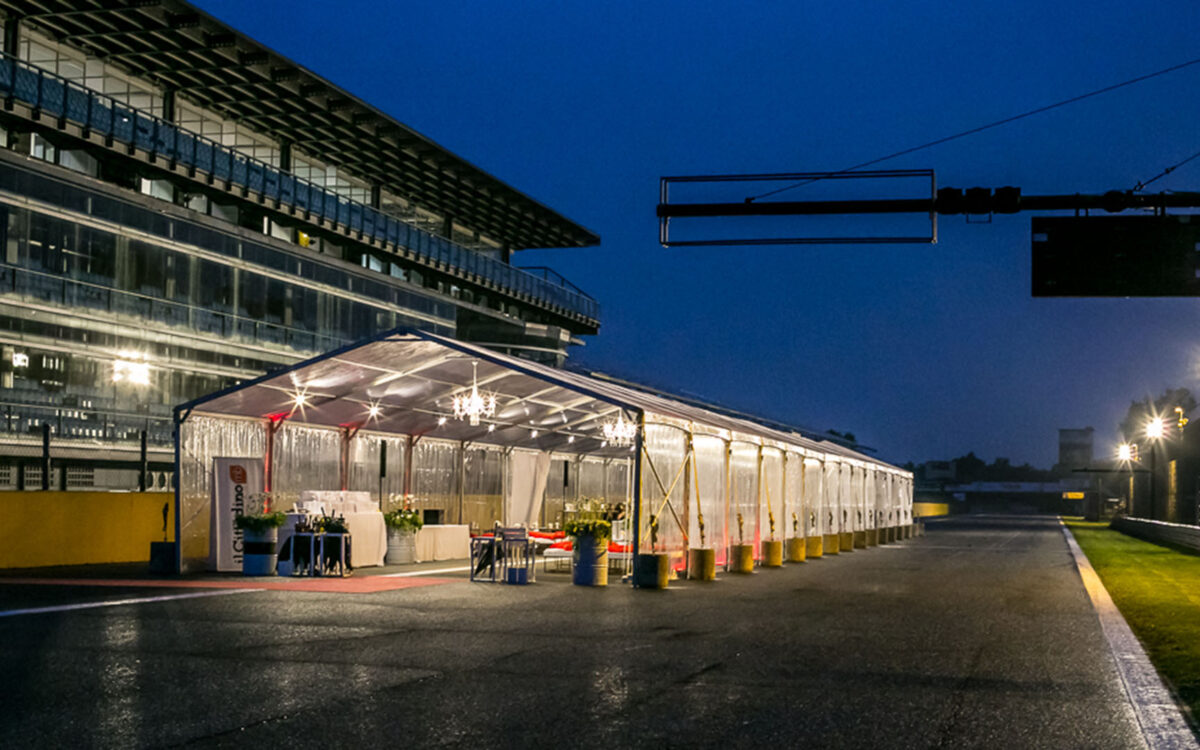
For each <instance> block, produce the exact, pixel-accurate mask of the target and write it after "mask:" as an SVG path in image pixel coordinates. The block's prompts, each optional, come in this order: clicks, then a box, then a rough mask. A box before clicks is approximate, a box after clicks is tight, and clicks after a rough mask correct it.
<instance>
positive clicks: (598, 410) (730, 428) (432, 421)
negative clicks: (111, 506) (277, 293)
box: [176, 329, 899, 471]
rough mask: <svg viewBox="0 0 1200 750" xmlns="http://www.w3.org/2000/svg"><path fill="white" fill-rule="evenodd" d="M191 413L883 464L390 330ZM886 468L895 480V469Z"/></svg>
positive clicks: (214, 397) (609, 451)
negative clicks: (728, 443)
mask: <svg viewBox="0 0 1200 750" xmlns="http://www.w3.org/2000/svg"><path fill="white" fill-rule="evenodd" d="M473 384H476V385H477V388H478V391H479V392H480V393H481V394H483V395H485V396H488V395H491V396H495V398H496V406H495V412H494V414H493V415H492V416H491V417H482V418H480V420H479V424H478V425H471V424H470V422H469V421H468V420H466V419H458V418H456V417H455V416H454V409H453V400H454V397H455V396H462V395H464V394H467V393H469V392H470V390H471V388H472V385H473ZM176 412H177V415H178V418H179V419H186V418H187V417H188V416H189V415H190V414H192V413H197V414H205V415H213V416H226V417H244V418H255V419H287V420H288V421H291V422H297V423H302V424H308V425H314V426H325V427H348V428H362V429H365V430H370V431H372V432H383V433H394V434H402V435H415V436H424V435H428V436H429V437H436V438H442V439H447V440H465V441H468V442H472V443H488V444H495V445H504V446H516V447H524V448H536V449H540V450H547V451H559V452H568V453H581V454H593V455H607V456H613V457H618V456H627V455H628V453H629V452H630V450H631V448H629V447H620V446H616V445H612V444H609V443H608V442H607V441H606V440H605V438H604V434H603V432H602V429H601V428H602V425H603V424H604V423H605V422H608V421H611V420H614V419H616V418H617V416H618V415H622V416H623V417H624V418H625V419H626V420H636V419H637V417H638V415H639V414H645V415H646V416H647V418H648V419H653V418H655V417H659V418H667V419H674V420H680V421H683V422H688V423H691V424H692V425H694V426H695V428H696V429H698V430H700V429H706V430H708V431H718V432H729V433H736V434H737V435H740V436H741V437H742V439H744V438H746V437H751V438H756V439H758V440H763V441H773V442H776V443H781V444H786V445H787V446H790V447H792V448H798V449H800V450H804V451H809V452H813V453H820V454H823V455H830V456H838V457H841V458H843V459H847V460H851V461H858V462H862V463H863V464H871V465H874V466H889V465H888V464H886V463H884V462H881V461H879V460H878V459H875V458H872V457H869V456H866V455H864V454H861V453H857V452H855V451H852V450H850V449H848V448H845V447H843V446H839V445H836V444H834V443H831V442H826V441H819V442H818V441H813V440H810V439H808V438H805V437H803V436H801V435H800V434H798V433H792V432H784V431H781V430H776V429H772V428H769V427H766V426H764V425H761V424H758V423H755V422H752V421H748V420H742V419H737V418H735V417H731V416H728V415H724V414H720V413H717V412H714V411H709V410H707V409H704V408H701V407H699V406H696V405H693V404H688V403H683V402H680V401H674V400H672V399H670V398H667V397H665V396H662V395H655V394H650V393H645V392H642V391H638V390H634V389H632V388H627V387H624V386H620V385H617V384H615V383H611V382H608V381H604V380H600V379H597V378H592V377H588V376H586V375H583V374H580V373H575V372H568V371H564V370H560V369H555V368H551V367H547V366H545V365H540V364H538V363H535V362H529V361H526V360H522V359H517V358H514V357H509V356H506V355H503V354H499V353H496V352H493V351H491V350H488V349H485V348H482V347H479V346H475V345H472V344H468V343H464V342H461V341H457V340H454V339H449V338H445V337H442V336H438V335H435V334H431V333H425V332H420V331H411V330H407V329H397V330H394V331H390V332H387V333H384V334H380V335H379V336H376V337H374V338H371V339H367V340H364V341H361V342H358V343H356V344H352V345H349V346H347V347H343V348H341V349H338V350H335V351H332V352H329V353H327V354H323V355H321V356H319V357H316V358H313V359H310V360H307V361H304V362H300V363H298V364H296V365H294V366H292V367H291V368H288V369H286V370H283V371H278V372H273V373H269V374H268V375H265V376H263V377H260V378H257V379H255V380H250V381H247V382H245V383H242V384H239V385H237V386H234V387H232V388H229V389H227V390H224V391H220V392H217V393H214V394H211V395H209V396H206V397H203V398H200V399H197V400H196V401H192V402H190V403H187V404H183V405H181V406H179V407H177V409H176ZM891 468H892V469H893V470H896V471H899V470H898V469H896V467H891Z"/></svg>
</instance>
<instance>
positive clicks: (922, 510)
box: [912, 503, 950, 518]
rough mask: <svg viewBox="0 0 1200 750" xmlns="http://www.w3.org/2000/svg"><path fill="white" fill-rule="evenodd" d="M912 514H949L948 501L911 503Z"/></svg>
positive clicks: (926, 515)
mask: <svg viewBox="0 0 1200 750" xmlns="http://www.w3.org/2000/svg"><path fill="white" fill-rule="evenodd" d="M912 514H913V518H916V517H918V516H920V517H921V518H927V517H929V516H948V515H950V503H913V507H912Z"/></svg>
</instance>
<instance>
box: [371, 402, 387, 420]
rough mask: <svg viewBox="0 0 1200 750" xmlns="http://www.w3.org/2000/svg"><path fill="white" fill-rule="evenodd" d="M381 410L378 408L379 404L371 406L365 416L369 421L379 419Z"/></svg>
mask: <svg viewBox="0 0 1200 750" xmlns="http://www.w3.org/2000/svg"><path fill="white" fill-rule="evenodd" d="M382 411H383V410H382V409H380V408H379V404H371V405H370V406H369V407H368V408H367V416H368V417H370V418H371V419H379V414H380V412H382Z"/></svg>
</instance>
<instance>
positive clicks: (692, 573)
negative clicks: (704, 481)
mask: <svg viewBox="0 0 1200 750" xmlns="http://www.w3.org/2000/svg"><path fill="white" fill-rule="evenodd" d="M692 466H693V470H694V467H695V462H694V461H693V462H692ZM699 482H700V480H699V477H698V476H697V478H696V525H697V526H699V528H700V546H699V547H692V548H691V549H689V550H688V578H691V579H693V580H697V581H715V580H717V551H716V550H714V549H709V548H708V546H707V545H706V544H705V537H704V511H703V510H702V509H701V508H700V484H699Z"/></svg>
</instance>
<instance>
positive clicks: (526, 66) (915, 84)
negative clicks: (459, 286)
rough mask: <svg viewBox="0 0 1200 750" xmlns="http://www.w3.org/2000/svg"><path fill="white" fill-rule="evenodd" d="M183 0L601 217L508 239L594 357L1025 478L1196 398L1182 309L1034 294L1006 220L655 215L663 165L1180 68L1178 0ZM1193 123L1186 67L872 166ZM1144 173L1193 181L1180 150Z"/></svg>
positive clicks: (812, 141) (925, 127)
mask: <svg viewBox="0 0 1200 750" xmlns="http://www.w3.org/2000/svg"><path fill="white" fill-rule="evenodd" d="M198 4H199V5H200V6H201V7H202V8H204V9H205V10H208V11H209V12H211V13H213V14H214V15H216V16H217V17H219V18H221V19H222V20H224V21H226V22H228V23H230V24H231V25H233V26H235V27H237V28H238V29H240V30H241V31H243V32H245V33H247V34H249V35H250V36H252V37H254V38H256V39H258V40H260V41H262V42H263V43H265V44H267V45H268V46H270V47H273V48H274V49H276V50H278V51H279V52H281V53H283V54H285V55H287V56H289V57H291V58H292V59H293V60H295V61H297V62H299V63H301V64H302V65H305V66H307V67H309V68H310V69H312V70H314V71H315V72H317V73H319V74H321V75H323V76H325V77H326V78H328V79H330V80H332V81H333V82H335V83H337V84H339V85H341V86H342V87H343V88H345V89H347V90H349V91H351V92H353V93H355V94H357V95H359V96H361V97H363V98H364V99H366V100H367V101H369V102H371V103H372V104H374V105H376V106H377V107H379V108H381V109H383V110H384V111H386V112H388V113H390V114H391V115H393V116H395V117H396V118H397V119H398V120H400V121H401V122H404V123H406V124H407V125H409V126H411V127H413V128H415V129H416V130H418V131H419V132H421V133H423V134H424V135H426V136H428V137H429V138H431V139H433V140H434V141H436V142H438V143H440V144H441V145H443V146H444V147H446V148H447V149H449V150H451V151H453V152H454V153H456V154H458V155H459V156H461V157H463V158H465V159H467V160H469V161H471V162H472V163H474V164H476V165H477V166H479V167H481V168H483V169H485V170H487V171H488V172H490V173H492V174H494V175H496V176H497V177H499V178H500V179H502V180H504V181H505V182H507V183H509V184H510V185H512V186H514V187H516V188H517V189H519V190H521V191H523V192H525V193H526V194H528V195H530V196H532V197H534V198H536V199H538V200H540V201H541V202H543V203H545V204H547V205H549V206H551V207H552V208H554V209H556V210H558V211H559V212H561V213H563V214H564V215H566V216H568V217H569V218H571V219H573V220H575V221H577V222H579V223H581V224H583V225H584V226H586V227H588V228H589V229H591V230H593V231H595V232H597V233H599V234H600V236H601V237H602V239H603V244H602V245H601V246H599V247H596V248H587V249H582V250H579V249H576V250H561V249H560V250H536V251H526V252H522V253H520V254H518V255H517V256H516V262H517V263H518V264H519V265H549V266H551V267H553V268H555V269H556V270H558V271H559V272H561V273H562V274H563V275H565V276H566V277H567V278H568V279H571V280H572V281H573V282H575V283H576V284H578V285H579V286H580V287H582V288H583V289H584V290H585V291H587V292H588V293H590V294H592V295H593V296H595V297H596V298H597V299H598V300H599V301H600V304H601V306H602V325H601V332H600V334H599V335H598V336H596V337H594V338H591V339H589V340H588V344H587V346H586V348H583V349H579V350H577V353H576V355H575V356H576V358H577V359H578V361H580V362H581V363H584V364H586V365H588V366H591V367H594V368H597V369H601V370H605V371H609V372H612V373H615V374H618V375H622V376H624V377H628V378H631V379H636V380H641V381H643V382H649V383H652V384H655V385H658V386H661V387H664V388H669V389H672V390H681V391H686V392H688V393H692V394H696V395H699V396H702V397H706V398H708V399H711V400H714V401H717V402H720V403H723V404H726V405H728V406H733V407H737V408H742V409H745V410H748V411H753V412H757V413H761V414H763V415H767V416H772V417H775V418H778V419H781V420H785V421H790V422H793V423H795V424H801V425H805V426H809V427H814V428H819V429H826V428H835V429H838V430H848V431H851V432H854V433H855V434H856V435H857V436H858V438H859V440H861V441H862V442H863V443H864V444H865V445H869V446H873V447H875V448H877V449H878V450H879V455H880V456H881V457H883V458H886V459H889V460H892V461H896V462H904V461H907V460H915V461H923V460H926V459H933V458H951V457H954V456H957V455H961V454H963V453H966V452H967V451H969V450H973V451H975V453H976V454H977V455H980V456H982V457H984V458H986V459H988V460H991V459H992V458H994V457H996V456H1004V457H1008V458H1009V459H1011V460H1012V461H1013V462H1014V463H1023V462H1026V461H1028V462H1030V463H1033V464H1034V465H1037V466H1043V467H1048V466H1049V465H1051V464H1052V463H1054V461H1055V460H1056V456H1057V453H1056V451H1057V428H1059V427H1084V426H1089V425H1090V426H1094V427H1095V428H1096V429H1097V452H1098V453H1101V454H1103V453H1106V452H1107V451H1108V450H1109V449H1110V448H1111V447H1112V445H1113V444H1114V443H1115V440H1116V424H1117V422H1118V421H1119V420H1120V419H1121V417H1122V416H1123V415H1124V413H1125V410H1126V408H1127V407H1128V405H1129V402H1130V400H1131V399H1133V398H1136V397H1139V396H1145V395H1148V394H1150V393H1159V392H1161V391H1162V390H1163V389H1165V388H1167V387H1172V386H1186V387H1189V388H1192V389H1193V390H1200V382H1197V381H1198V378H1200V326H1198V325H1197V323H1200V301H1196V300H1191V299H1186V300H1168V299H1163V300H1153V299H1150V300H1119V299H1110V300H1065V299H1064V300H1057V299H1032V298H1031V296H1030V276H1029V274H1030V270H1029V266H1030V260H1029V258H1030V229H1029V217H1030V214H1020V215H1016V216H997V217H996V218H995V221H994V222H993V223H992V224H990V225H966V224H965V223H964V221H963V219H962V218H961V217H958V218H954V217H945V218H944V219H943V220H942V222H941V223H940V226H939V242H938V244H936V245H878V246H817V247H774V248H702V249H663V248H662V247H661V246H659V244H658V242H657V222H656V219H655V217H654V207H655V204H656V202H657V198H658V178H659V177H660V176H662V175H670V174H696V173H733V172H791V171H818V170H837V169H842V168H845V167H849V166H851V165H853V164H856V163H859V162H862V161H865V160H867V159H870V158H873V157H877V156H882V155H885V154H888V153H892V152H894V151H898V150H901V149H903V148H907V147H909V146H914V145H918V144H920V143H924V142H926V141H931V140H934V139H936V138H939V137H942V136H945V135H949V134H952V133H955V132H958V131H961V130H965V129H968V128H972V127H975V126H979V125H983V124H986V123H989V122H992V121H994V120H998V119H1001V118H1004V117H1008V116H1010V115H1014V114H1018V113H1020V112H1023V111H1026V110H1030V109H1033V108H1035V107H1039V106H1043V105H1046V104H1051V103H1054V102H1056V101H1059V100H1062V99H1066V98H1068V97H1071V96H1075V95H1078V94H1081V93H1085V92H1087V91H1091V90H1093V89H1098V88H1101V87H1103V86H1106V85H1110V84H1114V83H1119V82H1121V81H1124V80H1126V79H1130V78H1134V77H1136V76H1140V75H1144V74H1146V73H1150V72H1153V71H1156V70H1159V69H1162V68H1166V67H1169V66H1171V65H1175V64H1178V63H1181V62H1184V61H1187V60H1190V59H1192V58H1195V57H1200V45H1198V44H1197V43H1196V39H1197V37H1196V30H1197V29H1198V28H1200V3H1196V2H1195V0H1170V1H1169V2H1168V1H1156V2H1151V3H1130V2H1128V0H1121V1H1120V2H1114V1H1108V0H1105V1H1104V2H1097V1H1096V0H1089V1H1088V2H1078V1H1074V0H1068V1H1065V2H1058V3H1047V2H1045V0H1014V1H1011V2H1007V3H963V2H961V0H959V1H958V2H921V1H914V2H907V3H885V2H838V3H808V2H803V3H801V2H792V3H784V2H779V3H730V2H695V1H694V0H689V1H688V2H650V3H647V2H600V3H597V2H562V1H561V0H558V1H557V2H550V1H549V0H547V1H545V2H520V3H493V2H482V0H480V1H477V2H447V1H445V0H438V2H421V3H417V2H387V3H385V2H368V1H366V0H342V1H341V2H315V1H313V2H284V1H283V0H259V1H258V2H254V3H246V2H242V0H201V2H199V3H198ZM1198 123H1200V65H1197V66H1193V67H1190V68H1186V69H1184V70H1182V71H1178V72H1175V73H1172V74H1169V75H1166V76H1163V77H1160V78H1157V79H1154V80H1152V81H1148V82H1145V83H1142V84H1138V85H1136V86H1133V87H1129V88H1125V89H1122V90H1120V91H1117V92H1114V93H1110V94H1105V95H1102V96H1099V97H1095V98H1092V99H1089V100H1087V101H1084V102H1081V103H1079V104H1074V105H1071V106H1068V107H1065V108H1062V109H1058V110H1055V111H1052V112H1049V113H1047V114H1043V115H1038V116H1036V117H1032V118H1029V119H1025V120H1022V121H1020V122H1017V123H1014V124H1011V125H1008V126H1005V127H1002V128H1000V129H997V130H992V131H989V132H986V133H982V134H980V135H976V136H972V137H969V138H966V139H962V140H959V141H956V142H953V143H950V144H946V145H943V146H939V147H936V148H933V149H929V150H927V151H923V152H920V153H916V154H913V155H910V156H907V157H904V158H901V159H896V160H893V161H890V162H887V163H885V164H881V165H879V168H892V169H896V168H933V169H935V170H937V181H938V184H939V185H951V186H956V187H963V188H966V187H973V186H976V185H979V186H987V187H997V186H1002V185H1016V186H1020V187H1021V188H1022V189H1023V191H1024V192H1025V193H1026V194H1047V193H1073V192H1103V191H1106V190H1111V189H1122V190H1124V189H1130V188H1132V187H1133V186H1134V185H1135V184H1137V183H1138V181H1139V180H1146V179H1148V178H1150V177H1153V176H1154V175H1156V174H1158V173H1159V172H1160V171H1161V170H1162V169H1163V168H1165V167H1167V166H1170V165H1172V164H1174V163H1176V162H1178V161H1181V160H1182V159H1184V158H1186V157H1187V156H1190V155H1191V154H1193V153H1195V152H1196V151H1200V127H1198ZM1154 188H1155V189H1176V190H1188V189H1200V159H1198V160H1196V161H1194V162H1192V163H1190V164H1189V165H1187V166H1185V167H1182V168H1180V169H1179V170H1178V171H1177V172H1175V173H1173V174H1171V175H1169V176H1168V177H1166V178H1163V179H1162V180H1159V181H1158V182H1157V183H1155V185H1154ZM796 197H797V198H801V197H810V198H816V197H820V195H819V193H808V194H797V196H796ZM801 231H802V230H801Z"/></svg>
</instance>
